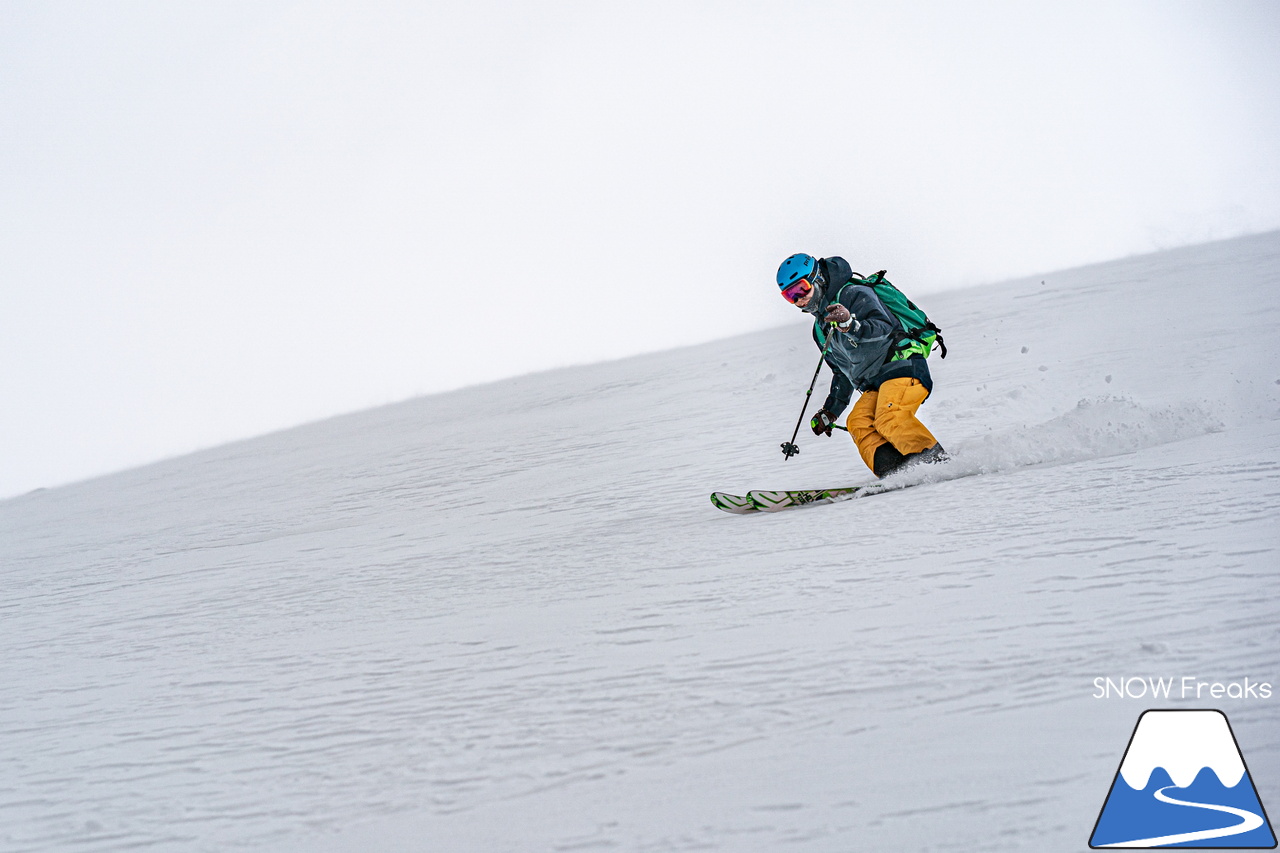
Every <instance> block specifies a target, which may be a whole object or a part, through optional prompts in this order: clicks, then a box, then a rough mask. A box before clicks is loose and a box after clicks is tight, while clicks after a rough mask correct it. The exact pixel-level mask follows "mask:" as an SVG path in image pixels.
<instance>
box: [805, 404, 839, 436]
mask: <svg viewBox="0 0 1280 853" xmlns="http://www.w3.org/2000/svg"><path fill="white" fill-rule="evenodd" d="M835 422H836V416H835V415H833V414H831V413H830V412H828V411H827V410H826V409H818V411H816V412H814V415H813V417H812V418H810V419H809V429H811V430H813V434H814V435H831V425H832V424H833V423H835Z"/></svg>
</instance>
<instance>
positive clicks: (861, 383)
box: [805, 257, 933, 415]
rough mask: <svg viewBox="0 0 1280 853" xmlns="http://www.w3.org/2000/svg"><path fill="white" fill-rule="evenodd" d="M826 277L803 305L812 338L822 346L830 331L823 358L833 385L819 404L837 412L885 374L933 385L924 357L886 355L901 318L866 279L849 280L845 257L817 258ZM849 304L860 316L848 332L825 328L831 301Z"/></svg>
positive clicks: (927, 386)
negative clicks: (819, 289) (892, 357)
mask: <svg viewBox="0 0 1280 853" xmlns="http://www.w3.org/2000/svg"><path fill="white" fill-rule="evenodd" d="M818 264H819V266H820V268H821V272H822V273H823V276H824V278H825V280H826V282H825V284H824V285H823V292H822V298H821V299H815V300H814V301H813V302H811V303H810V304H809V305H808V306H806V307H805V311H806V312H807V313H809V314H812V315H813V316H814V318H815V319H814V323H813V342H814V343H815V344H817V345H818V349H822V348H823V347H824V346H826V345H827V336H828V335H830V336H831V338H832V340H831V345H830V346H829V347H828V348H827V354H826V357H825V360H826V362H827V366H828V367H830V368H831V373H832V376H831V391H830V393H829V394H828V395H827V399H826V402H825V403H823V404H822V407H823V408H824V409H826V410H827V411H828V412H830V413H831V414H832V415H839V414H840V413H841V412H843V411H844V410H845V408H847V407H848V405H849V400H850V399H852V397H853V392H854V391H855V390H857V391H871V390H874V389H876V388H879V387H880V384H881V383H882V382H884V381H886V380H888V379H893V378H897V377H899V376H909V377H912V378H915V379H919V380H920V381H921V382H922V383H923V384H924V385H925V387H926V388H929V389H930V390H932V388H933V381H932V379H931V378H930V377H929V366H928V363H927V362H926V361H925V360H924V359H922V358H909V359H902V360H899V361H888V358H889V355H890V350H891V349H892V348H893V345H894V343H895V341H896V340H897V338H898V337H899V336H900V335H901V334H902V324H901V323H900V322H898V318H897V317H895V316H894V315H893V312H891V311H890V310H889V309H888V308H886V307H885V304H884V303H883V302H881V301H880V297H879V296H876V292H875V291H874V290H872V289H871V288H870V287H868V286H866V285H864V284H850V283H849V282H850V279H852V278H853V270H852V268H851V267H850V266H849V262H848V261H846V260H845V259H844V258H839V257H833V258H823V259H821V260H820V261H818ZM837 300H838V301H839V302H840V304H841V305H843V306H844V307H846V308H848V309H849V313H850V314H852V315H853V316H855V317H857V318H858V324H855V328H854V329H853V330H851V331H849V332H840V331H838V330H836V329H835V328H833V327H832V326H829V325H828V326H826V327H825V328H824V326H823V323H822V318H823V317H824V316H825V315H826V313H827V308H828V307H829V306H830V305H831V304H832V303H833V302H835V301H837Z"/></svg>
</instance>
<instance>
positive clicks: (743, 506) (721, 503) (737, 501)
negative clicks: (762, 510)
mask: <svg viewBox="0 0 1280 853" xmlns="http://www.w3.org/2000/svg"><path fill="white" fill-rule="evenodd" d="M711 505H712V506H714V507H715V508H716V509H722V510H724V511H725V512H731V513H733V514H734V515H746V514H747V513H749V512H755V511H756V505H755V504H753V503H752V502H751V498H749V497H747V496H746V495H731V494H729V493H728V492H712V493H711Z"/></svg>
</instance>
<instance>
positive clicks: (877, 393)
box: [777, 254, 949, 477]
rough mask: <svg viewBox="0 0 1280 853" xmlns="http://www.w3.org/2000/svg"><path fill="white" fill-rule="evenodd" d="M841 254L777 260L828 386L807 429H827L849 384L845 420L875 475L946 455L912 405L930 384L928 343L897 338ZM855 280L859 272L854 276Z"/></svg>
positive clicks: (897, 326)
mask: <svg viewBox="0 0 1280 853" xmlns="http://www.w3.org/2000/svg"><path fill="white" fill-rule="evenodd" d="M855 275H856V274H855V273H854V272H853V270H852V269H851V268H850V266H849V262H848V261H846V260H845V259H844V258H838V257H832V258H820V259H819V258H814V257H813V256H811V255H804V254H797V255H792V256H791V257H789V258H787V259H786V260H785V261H783V262H782V265H781V266H779V267H778V279H777V280H778V289H779V290H781V291H782V296H783V298H785V299H786V300H787V301H788V302H790V303H791V304H793V305H795V306H796V307H797V308H800V309H801V310H802V311H804V312H805V313H807V314H812V315H813V317H814V318H815V320H814V324H813V340H814V343H816V344H817V345H818V348H819V349H825V353H826V354H825V356H824V359H825V361H826V363H827V366H828V367H830V368H831V372H832V377H831V392H830V393H829V394H828V395H827V399H826V402H824V403H823V404H822V408H821V409H819V410H818V412H817V414H815V415H814V416H813V419H812V420H810V422H809V426H810V428H811V429H812V430H813V433H814V435H828V436H829V435H831V428H832V425H833V424H835V422H836V419H837V418H838V417H839V416H840V414H841V412H843V411H844V410H845V407H846V406H848V405H849V400H850V398H851V397H852V396H853V392H854V390H855V389H857V390H858V391H861V392H862V396H861V397H859V398H858V401H857V402H856V403H854V404H853V410H852V411H850V412H849V417H848V418H847V419H846V421H845V428H846V429H847V430H848V431H849V435H850V436H852V438H853V440H854V443H855V444H857V446H858V453H859V454H860V455H861V456H862V461H863V462H865V463H866V465H867V467H868V468H870V469H871V471H872V473H874V474H875V475H876V476H877V477H884V476H887V475H889V474H891V473H893V472H894V471H897V470H900V469H901V468H903V467H904V466H907V465H912V464H915V463H918V462H945V461H946V460H947V459H948V458H949V457H948V456H947V453H946V451H945V450H943V449H942V445H940V444H939V443H938V440H937V439H936V438H934V437H933V433H931V432H929V430H928V429H927V428H926V427H925V425H924V424H922V423H920V421H919V420H918V419H917V418H916V411H917V410H918V409H919V408H920V405H921V404H922V403H923V402H924V401H925V399H926V398H927V397H928V396H929V394H930V393H931V392H932V391H933V379H932V378H931V377H930V376H929V363H928V362H927V361H926V360H925V357H926V356H927V355H928V354H929V347H928V345H927V344H926V345H921V344H919V343H915V344H912V343H911V342H910V341H909V339H908V340H905V341H904V340H903V331H904V330H903V326H902V323H901V322H900V321H899V320H898V318H897V317H896V316H895V315H894V314H893V312H892V311H890V310H889V309H888V308H887V307H886V306H885V304H884V302H883V301H882V300H881V299H880V297H879V296H877V295H876V292H875V291H874V290H873V289H872V288H871V287H870V286H868V285H865V284H860V283H851V280H852V279H853V278H854V276H855ZM857 277H858V278H859V279H860V280H861V279H862V276H861V275H858V276H857Z"/></svg>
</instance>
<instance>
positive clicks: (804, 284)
mask: <svg viewBox="0 0 1280 853" xmlns="http://www.w3.org/2000/svg"><path fill="white" fill-rule="evenodd" d="M811 290H813V285H812V284H810V283H809V280H808V279H805V278H802V279H798V280H797V281H796V282H795V283H793V284H789V285H787V286H786V287H785V288H783V290H782V298H783V299H785V300H787V301H788V302H790V303H791V304H792V305H794V304H796V302H797V301H798V300H801V299H804V297H805V294H807V293H809V292H810V291H811Z"/></svg>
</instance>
